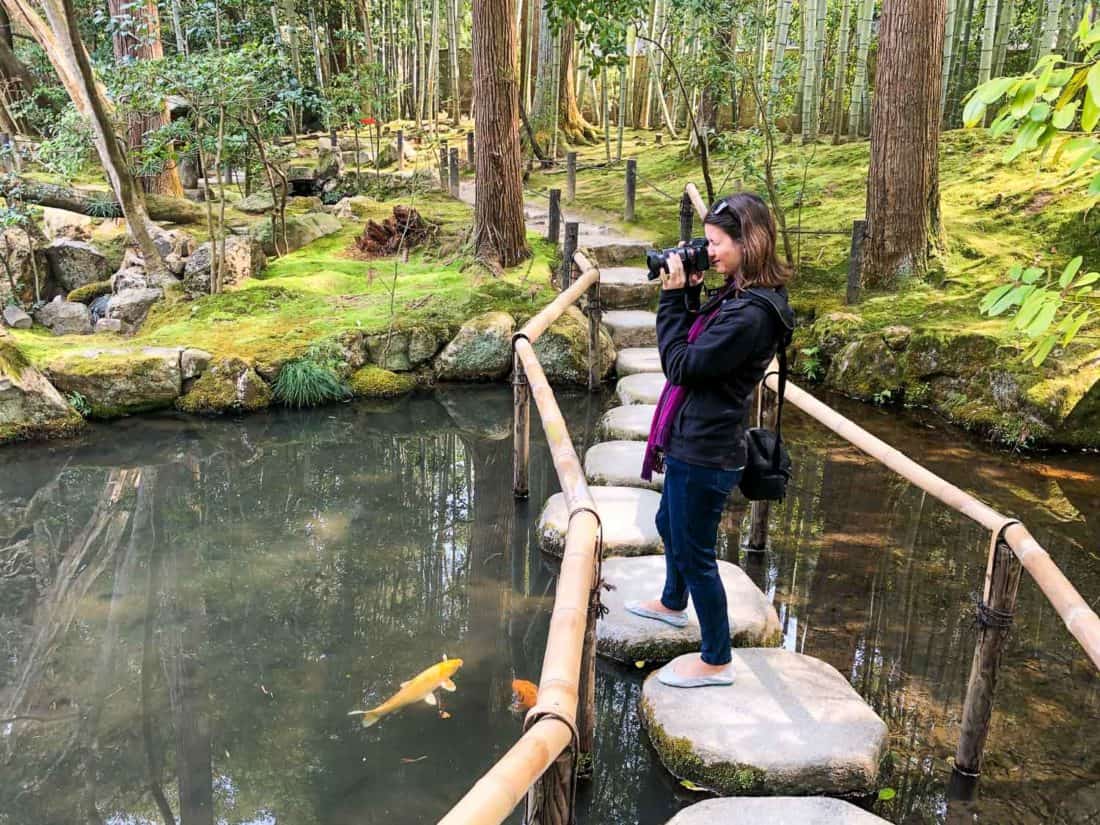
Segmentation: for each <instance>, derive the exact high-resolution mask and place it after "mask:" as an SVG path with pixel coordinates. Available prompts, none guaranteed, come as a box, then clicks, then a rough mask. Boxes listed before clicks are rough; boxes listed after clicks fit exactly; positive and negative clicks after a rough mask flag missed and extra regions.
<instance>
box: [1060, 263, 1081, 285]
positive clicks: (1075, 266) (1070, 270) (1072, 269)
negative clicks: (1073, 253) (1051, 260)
mask: <svg viewBox="0 0 1100 825" xmlns="http://www.w3.org/2000/svg"><path fill="white" fill-rule="evenodd" d="M1083 261H1084V258H1082V257H1081V256H1080V255H1078V256H1077V257H1076V258H1074V259H1073V260H1072V261H1070V262H1069V263H1068V264H1066V268H1065V269H1063V270H1062V275H1061V277H1059V278H1058V287H1059V289H1065V288H1066V287H1067V286H1069V283H1070V281H1072V280H1073V278H1074V276H1075V275H1076V274H1077V271H1078V270H1079V269H1080V268H1081V263H1082V262H1083Z"/></svg>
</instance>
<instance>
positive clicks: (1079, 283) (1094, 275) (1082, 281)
mask: <svg viewBox="0 0 1100 825" xmlns="http://www.w3.org/2000/svg"><path fill="white" fill-rule="evenodd" d="M1097 281H1100V272H1090V273H1088V274H1087V275H1082V276H1081V277H1080V278H1078V279H1077V280H1076V281H1075V282H1074V284H1073V288H1074V289H1080V288H1081V287H1083V286H1089V285H1090V284H1095V283H1096V282H1097Z"/></svg>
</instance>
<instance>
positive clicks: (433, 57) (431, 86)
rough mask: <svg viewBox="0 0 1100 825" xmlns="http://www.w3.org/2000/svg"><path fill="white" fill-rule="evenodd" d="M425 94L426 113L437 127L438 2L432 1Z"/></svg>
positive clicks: (437, 0)
mask: <svg viewBox="0 0 1100 825" xmlns="http://www.w3.org/2000/svg"><path fill="white" fill-rule="evenodd" d="M426 94H427V98H428V111H429V112H431V115H432V122H433V124H436V125H438V123H439V120H438V118H437V115H438V113H439V0H432V28H431V39H430V40H429V42H428V75H427V91H426ZM456 125H457V124H456ZM433 128H434V127H433Z"/></svg>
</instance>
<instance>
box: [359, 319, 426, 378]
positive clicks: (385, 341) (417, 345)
mask: <svg viewBox="0 0 1100 825" xmlns="http://www.w3.org/2000/svg"><path fill="white" fill-rule="evenodd" d="M444 340H446V339H445V338H442V337H441V334H440V331H439V330H436V329H432V328H430V327H413V328H411V329H398V330H393V331H392V332H385V333H381V334H379V335H371V336H368V337H367V338H366V339H365V342H364V343H365V345H366V347H367V352H368V353H369V356H370V361H371V362H372V363H373V364H375V365H377V366H380V367H383V368H384V369H388V370H392V371H394V372H406V371H408V370H412V369H415V368H416V367H418V366H420V365H421V364H425V363H427V362H428V361H430V360H431V359H432V357H433V356H434V355H435V354H436V353H437V352H438V351H439V347H440V345H441V344H442V342H443V341H444Z"/></svg>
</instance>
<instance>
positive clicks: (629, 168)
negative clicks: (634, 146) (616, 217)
mask: <svg viewBox="0 0 1100 825" xmlns="http://www.w3.org/2000/svg"><path fill="white" fill-rule="evenodd" d="M637 190H638V161H636V160H635V159H634V158H631V159H630V160H628V161H627V162H626V205H625V206H624V207H623V220H624V221H626V222H627V223H631V222H633V220H634V197H635V195H636V194H637Z"/></svg>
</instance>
